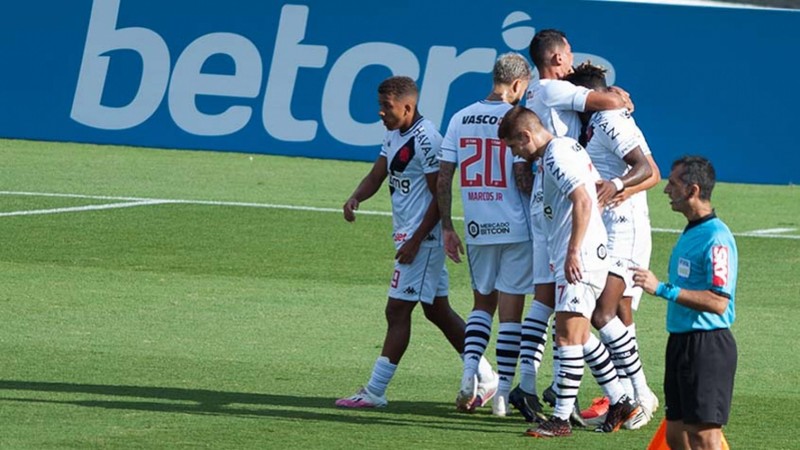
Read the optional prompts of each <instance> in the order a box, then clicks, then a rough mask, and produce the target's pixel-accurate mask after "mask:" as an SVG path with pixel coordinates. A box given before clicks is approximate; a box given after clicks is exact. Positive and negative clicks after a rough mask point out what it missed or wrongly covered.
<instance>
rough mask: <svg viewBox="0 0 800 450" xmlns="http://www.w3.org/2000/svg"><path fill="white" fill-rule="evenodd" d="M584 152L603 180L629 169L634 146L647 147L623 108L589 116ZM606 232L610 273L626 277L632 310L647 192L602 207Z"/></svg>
mask: <svg viewBox="0 0 800 450" xmlns="http://www.w3.org/2000/svg"><path fill="white" fill-rule="evenodd" d="M587 138H588V143H587V144H586V151H587V152H588V153H589V156H590V157H591V158H592V162H593V163H594V166H595V168H597V171H598V172H600V176H601V177H602V178H603V179H605V180H610V179H612V178H617V177H622V176H623V175H625V174H626V173H628V171H629V170H630V166H628V163H626V162H625V160H624V158H625V156H627V155H628V154H629V153H630V152H631V151H632V150H634V149H635V148H636V147H639V148H641V150H642V153H644V155H645V156H647V155H649V154H650V147H649V146H648V145H647V141H646V140H645V138H644V135H643V134H642V132H641V130H640V129H639V127H638V126H637V125H636V121H635V120H634V119H633V117H632V116H631V114H630V112H628V110H626V109H617V110H612V111H600V112H596V113H594V114H593V115H592V118H591V120H590V121H589V124H588V126H587ZM603 221H604V222H605V225H606V231H607V232H608V254H609V257H610V258H611V268H610V269H609V271H610V272H612V273H614V274H616V275H618V276H619V277H620V278H622V279H623V280H625V285H626V289H625V294H624V295H625V296H632V297H633V305H634V309H636V306H637V305H638V302H639V299H640V298H641V295H642V289H641V288H637V287H634V286H633V278H632V277H633V272H632V271H631V270H630V267H632V266H636V267H643V268H648V267H649V265H650V253H651V250H652V241H651V236H650V217H649V211H648V207H647V194H646V192H639V193H637V194H635V195H633V196H632V197H631V198H629V199H628V200H626V201H625V202H623V203H622V204H620V205H619V206H617V207H615V208H605V209H604V210H603Z"/></svg>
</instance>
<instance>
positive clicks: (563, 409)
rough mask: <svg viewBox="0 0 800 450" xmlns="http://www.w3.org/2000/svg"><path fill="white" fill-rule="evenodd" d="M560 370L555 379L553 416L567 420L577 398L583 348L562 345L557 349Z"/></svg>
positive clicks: (581, 375) (581, 373)
mask: <svg viewBox="0 0 800 450" xmlns="http://www.w3.org/2000/svg"><path fill="white" fill-rule="evenodd" d="M558 353H559V355H558V356H559V359H560V360H561V370H560V371H559V373H558V378H556V383H555V385H556V395H557V396H558V397H557V398H556V408H555V410H554V411H553V415H554V416H556V417H558V418H560V419H563V420H569V416H570V414H572V410H573V409H574V408H575V400H576V399H577V398H578V389H579V388H580V386H581V377H583V346H581V345H564V346H562V347H559V348H558Z"/></svg>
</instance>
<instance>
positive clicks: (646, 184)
mask: <svg viewBox="0 0 800 450" xmlns="http://www.w3.org/2000/svg"><path fill="white" fill-rule="evenodd" d="M646 158H647V162H648V163H649V164H650V170H651V171H652V172H653V173H652V174H651V175H650V178H648V179H646V180H644V181H643V182H641V183H639V184H637V185H634V186H626V187H625V189H623V190H622V191H621V192H617V195H615V196H614V198H612V199H611V201H610V202H609V204H608V205H609V206H611V207H612V208H613V207H615V206H617V205H619V204H620V203H622V202H624V201H625V200H627V199H629V198H631V196H632V195H634V194H638V193H639V192H642V191H646V190H648V189H650V188H652V187H653V186H655V185H657V184H658V182H659V181H661V171H660V170H658V165H656V162H655V160H654V159H653V155H647V156H646Z"/></svg>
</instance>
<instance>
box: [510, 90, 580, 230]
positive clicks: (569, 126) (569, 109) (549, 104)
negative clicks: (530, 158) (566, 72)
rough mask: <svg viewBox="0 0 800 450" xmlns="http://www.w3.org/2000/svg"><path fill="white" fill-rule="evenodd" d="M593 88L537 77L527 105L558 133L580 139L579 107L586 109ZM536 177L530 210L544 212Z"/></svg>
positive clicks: (561, 135)
mask: <svg viewBox="0 0 800 450" xmlns="http://www.w3.org/2000/svg"><path fill="white" fill-rule="evenodd" d="M589 92H591V90H590V89H587V88H585V87H582V86H575V85H574V84H572V83H570V82H569V81H563V80H552V79H545V80H538V81H536V82H535V83H531V85H530V86H528V92H527V93H526V100H525V106H526V107H527V108H528V109H530V110H531V111H533V112H534V113H536V115H537V116H538V117H539V120H541V121H542V125H544V127H545V128H546V129H547V131H549V132H550V133H552V134H553V136H556V137H564V136H566V137H571V138H572V139H575V140H578V137H579V136H580V134H581V119H580V117H578V111H583V110H584V109H586V98H587V97H588V96H589ZM540 174H541V171H538V170H537V176H536V177H535V178H534V180H533V193H532V195H531V205H530V207H531V213H532V214H541V212H542V204H541V201H539V200H540V199H541V192H542V177H540V176H538V175H540Z"/></svg>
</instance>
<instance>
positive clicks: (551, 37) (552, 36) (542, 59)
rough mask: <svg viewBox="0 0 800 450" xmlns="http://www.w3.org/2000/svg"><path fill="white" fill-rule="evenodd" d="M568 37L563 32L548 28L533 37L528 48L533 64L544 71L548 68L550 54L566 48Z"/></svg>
mask: <svg viewBox="0 0 800 450" xmlns="http://www.w3.org/2000/svg"><path fill="white" fill-rule="evenodd" d="M566 40H567V35H566V34H564V32H563V31H561V30H556V29H553V28H548V29H546V30H541V31H539V32H538V33H536V34H535V35H534V36H533V39H531V44H530V46H528V53H530V55H531V61H533V64H534V65H535V66H536V67H538V68H539V70H542V69H543V68H544V67H546V66H547V60H548V58H549V57H550V53H553V52H555V51H556V50H558V49H559V48H561V47H563V46H564V43H565V41H566Z"/></svg>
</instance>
